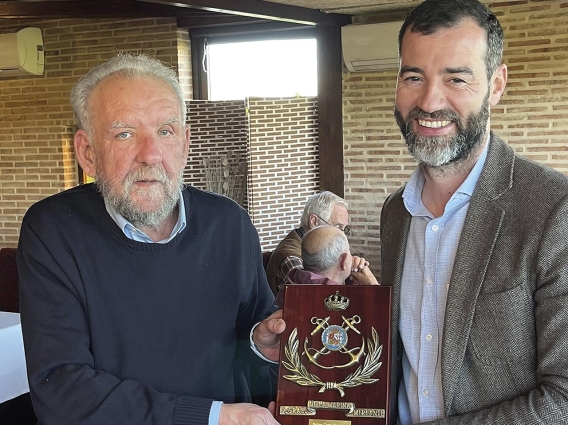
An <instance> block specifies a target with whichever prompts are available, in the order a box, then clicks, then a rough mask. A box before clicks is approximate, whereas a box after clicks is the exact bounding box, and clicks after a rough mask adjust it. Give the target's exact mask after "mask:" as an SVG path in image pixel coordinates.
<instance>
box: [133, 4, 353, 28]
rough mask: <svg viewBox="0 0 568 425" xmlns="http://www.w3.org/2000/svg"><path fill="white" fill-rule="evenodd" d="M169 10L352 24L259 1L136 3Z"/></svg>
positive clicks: (347, 19)
mask: <svg viewBox="0 0 568 425" xmlns="http://www.w3.org/2000/svg"><path fill="white" fill-rule="evenodd" d="M136 1H138V2H140V3H157V4H163V5H169V6H175V7H179V8H180V9H183V8H191V9H200V10H207V11H210V12H217V13H225V14H229V15H239V16H248V17H252V18H258V19H268V20H274V21H283V22H290V23H295V24H303V25H333V26H341V25H346V24H348V23H351V17H350V16H349V15H339V14H334V13H322V12H320V11H318V10H314V9H308V8H304V7H297V6H288V5H284V4H279V3H271V2H267V1H262V0H238V1H235V0H136Z"/></svg>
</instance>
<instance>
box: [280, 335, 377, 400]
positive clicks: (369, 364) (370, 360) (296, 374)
mask: <svg viewBox="0 0 568 425" xmlns="http://www.w3.org/2000/svg"><path fill="white" fill-rule="evenodd" d="M297 336H298V328H295V329H294V330H293V331H292V332H291V333H290V336H289V337H288V343H287V344H286V347H284V353H285V355H286V358H287V359H288V362H286V361H282V364H283V365H284V367H285V368H286V369H288V370H289V371H290V372H292V374H291V375H284V376H283V378H285V379H288V380H289V381H292V382H295V383H296V384H298V385H302V386H309V387H320V389H319V391H318V392H320V393H323V392H324V391H326V390H337V391H339V393H340V394H341V397H343V396H344V395H345V391H344V388H352V387H358V386H359V385H367V384H373V383H375V382H377V381H378V380H379V379H378V378H371V376H372V375H373V374H374V373H375V372H376V371H377V370H379V368H380V367H381V365H382V364H383V363H382V362H380V361H379V359H380V357H381V353H382V351H383V346H382V345H379V335H378V334H377V331H376V330H375V328H371V338H368V339H367V347H368V348H369V353H368V354H367V356H366V357H365V361H364V363H363V365H361V366H359V367H358V368H357V370H356V371H355V372H353V373H351V374H350V375H349V376H347V378H345V380H344V381H342V382H340V383H336V382H323V381H322V380H321V379H320V378H319V377H318V376H316V375H314V374H312V373H310V372H308V371H307V369H306V367H305V366H304V365H303V363H302V362H301V361H300V356H299V355H298V346H299V341H298V339H297Z"/></svg>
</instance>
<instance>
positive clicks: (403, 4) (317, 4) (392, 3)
mask: <svg viewBox="0 0 568 425" xmlns="http://www.w3.org/2000/svg"><path fill="white" fill-rule="evenodd" d="M263 1H267V2H270V3H280V4H286V5H290V6H299V7H306V8H309V9H318V10H320V11H322V12H326V13H345V14H347V15H362V14H365V13H373V12H390V11H400V10H410V9H412V8H413V7H415V6H417V5H418V4H420V3H421V2H422V0H263ZM481 1H482V2H483V3H485V4H487V3H488V2H487V1H486V0H481ZM498 3H510V0H492V1H491V4H498Z"/></svg>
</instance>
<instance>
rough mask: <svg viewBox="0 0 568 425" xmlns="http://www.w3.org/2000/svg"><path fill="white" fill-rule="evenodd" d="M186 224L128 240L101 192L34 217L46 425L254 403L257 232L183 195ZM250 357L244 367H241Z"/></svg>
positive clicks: (220, 204) (82, 193)
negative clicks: (243, 375)
mask: <svg viewBox="0 0 568 425" xmlns="http://www.w3.org/2000/svg"><path fill="white" fill-rule="evenodd" d="M183 196H184V202H185V205H186V214H187V227H186V228H185V229H184V230H183V231H182V232H181V233H180V234H179V235H178V236H176V237H175V238H174V239H173V240H172V241H170V242H169V243H167V244H146V243H140V242H135V241H132V240H130V239H128V238H127V237H126V236H124V234H123V233H122V231H121V230H120V229H119V227H118V226H117V225H116V223H115V222H114V221H113V220H112V218H111V217H110V216H109V214H108V213H107V212H106V209H105V205H104V202H103V199H102V197H101V196H100V194H99V193H98V192H97V191H96V189H95V188H94V186H93V185H84V186H80V187H77V188H73V189H70V190H67V191H65V192H62V193H59V194H57V195H54V196H51V197H49V198H47V199H44V200H42V201H40V202H38V203H37V204H35V205H33V206H32V207H31V208H30V209H29V210H28V212H27V214H26V216H25V218H24V221H23V224H22V229H21V236H20V243H19V248H18V270H19V274H20V291H21V297H20V299H21V314H22V330H23V334H24V344H25V349H26V359H27V364H28V377H29V381H30V392H31V396H32V400H33V403H34V408H35V410H36V414H37V416H38V418H39V421H40V423H42V424H44V425H73V424H77V425H79V424H80V425H90V424H105V425H112V424H121V425H126V424H207V419H208V416H209V410H210V407H211V402H212V400H222V401H224V402H234V401H236V400H238V401H243V400H248V389H247V387H246V385H244V383H243V381H242V379H240V377H239V376H238V374H239V371H238V370H235V367H234V365H235V364H240V363H241V362H242V361H243V359H245V360H247V361H252V362H254V361H260V360H259V359H258V358H257V359H256V360H254V359H255V356H254V354H252V353H251V350H250V348H249V343H248V341H249V332H250V329H251V327H252V326H253V325H254V324H255V323H256V322H258V321H260V320H261V319H262V318H264V317H265V316H266V315H267V314H268V312H269V311H270V309H271V307H272V304H273V297H272V295H271V291H270V288H269V286H268V284H267V282H266V276H265V273H264V269H263V267H262V259H261V252H260V245H259V241H258V235H257V233H256V230H255V228H254V226H253V225H252V223H251V222H250V219H249V217H248V215H247V213H246V212H245V211H244V210H243V209H242V208H240V207H239V206H238V205H237V204H236V203H234V202H233V201H231V200H229V199H227V198H224V197H222V196H218V195H215V194H211V193H207V192H203V191H200V190H198V189H195V188H192V187H189V188H186V189H184V190H183ZM247 357H248V358H247Z"/></svg>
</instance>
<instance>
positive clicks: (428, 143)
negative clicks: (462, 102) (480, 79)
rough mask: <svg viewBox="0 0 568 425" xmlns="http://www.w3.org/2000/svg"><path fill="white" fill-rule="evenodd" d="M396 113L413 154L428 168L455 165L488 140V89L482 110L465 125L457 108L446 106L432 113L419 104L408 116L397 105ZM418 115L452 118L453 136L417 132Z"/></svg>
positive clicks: (431, 117)
mask: <svg viewBox="0 0 568 425" xmlns="http://www.w3.org/2000/svg"><path fill="white" fill-rule="evenodd" d="M394 116H395V119H396V123H397V124H398V126H399V128H400V131H401V133H402V135H403V136H404V139H405V140H406V146H407V148H408V151H409V152H410V154H411V155H412V156H413V157H414V159H416V160H417V161H418V162H419V163H421V164H424V165H427V166H429V167H441V166H444V165H449V164H455V163H457V162H459V161H462V160H464V159H466V158H467V157H468V156H469V154H470V153H471V152H472V151H473V150H474V149H475V147H477V146H478V145H479V144H480V143H482V142H483V140H484V139H485V131H486V128H487V121H488V119H489V92H488V93H487V95H486V96H485V99H484V100H483V103H482V104H481V107H480V108H479V111H477V112H473V113H471V114H470V115H469V116H468V117H467V122H466V125H464V123H463V121H462V120H461V118H460V117H459V116H458V115H457V113H455V112H454V111H451V110H448V109H444V110H439V111H434V112H431V113H428V112H425V111H423V110H422V109H420V108H419V107H416V108H414V109H412V110H411V111H410V112H409V113H408V116H407V117H406V119H404V117H403V116H402V114H401V113H400V111H399V110H398V109H397V108H396V107H395V109H394ZM418 118H421V119H422V118H425V119H426V118H429V119H434V120H451V121H453V122H454V123H455V124H456V127H457V133H456V134H454V135H448V136H440V137H431V136H420V135H419V134H418V133H417V132H415V131H414V121H415V119H418Z"/></svg>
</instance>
